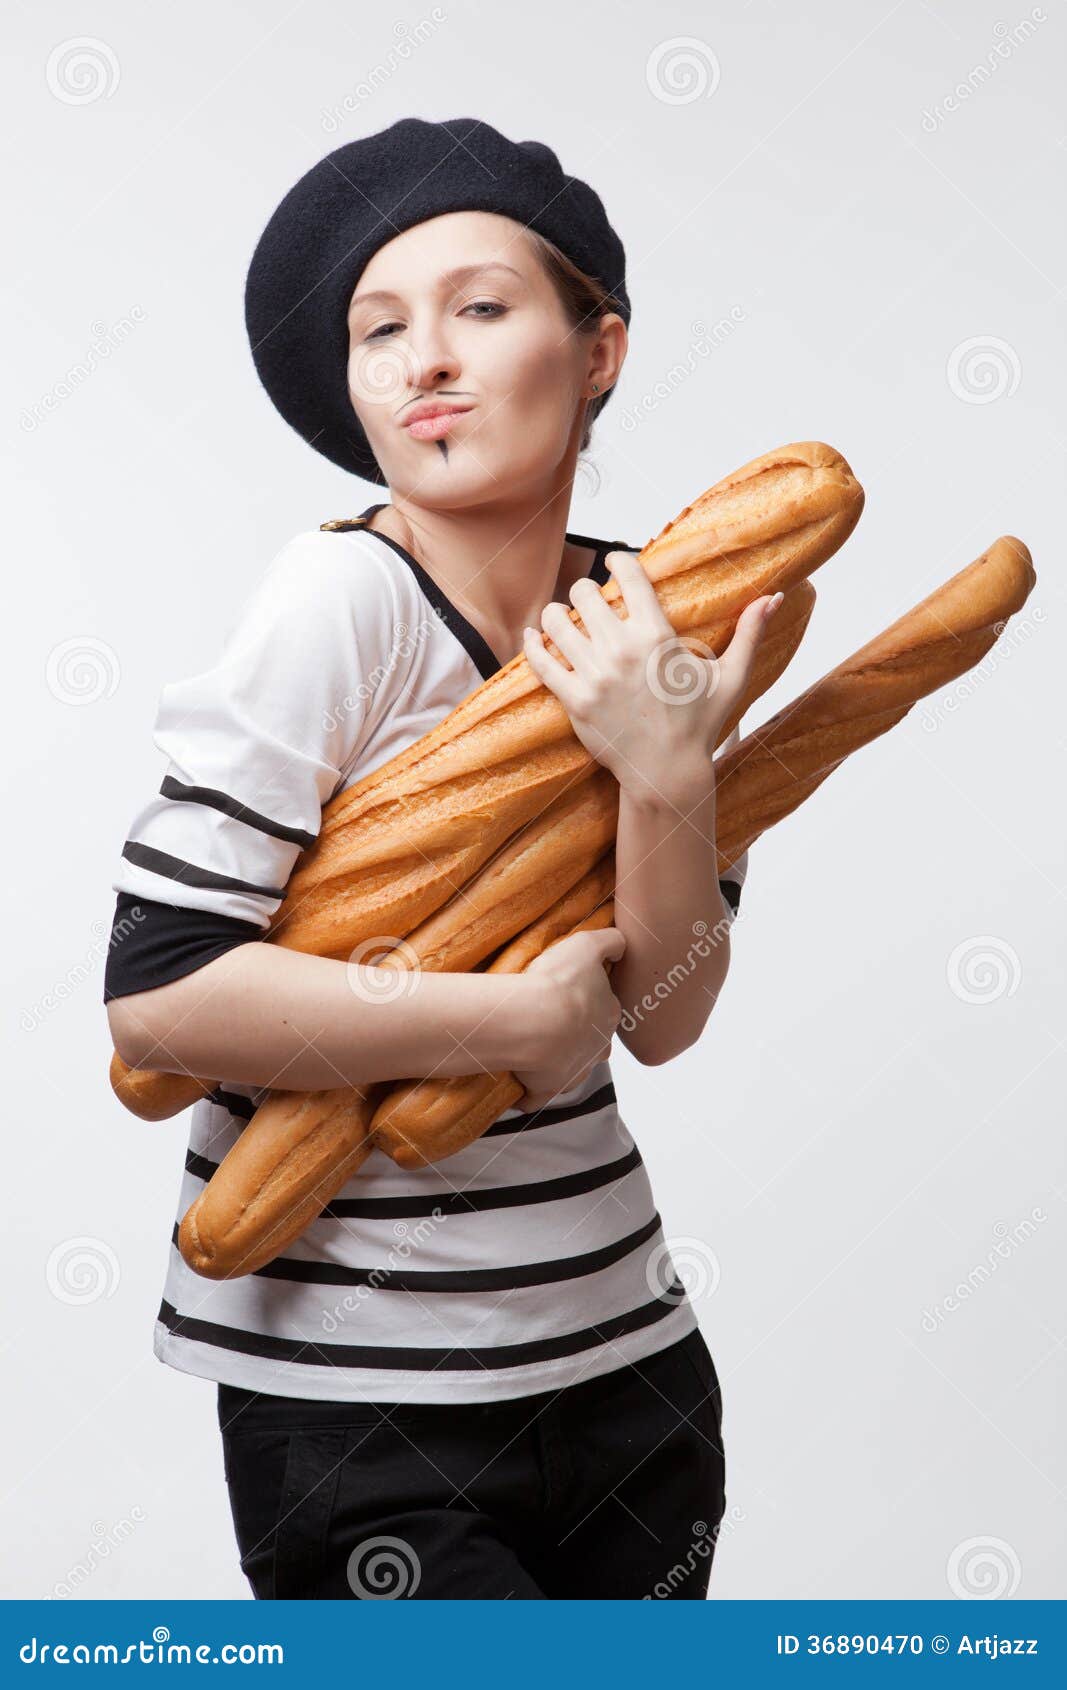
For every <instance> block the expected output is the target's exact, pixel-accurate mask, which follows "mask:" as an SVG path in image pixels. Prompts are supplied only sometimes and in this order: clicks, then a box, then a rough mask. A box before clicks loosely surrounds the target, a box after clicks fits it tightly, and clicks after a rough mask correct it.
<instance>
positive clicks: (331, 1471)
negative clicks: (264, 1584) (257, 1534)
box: [274, 1426, 346, 1601]
mask: <svg viewBox="0 0 1067 1690" xmlns="http://www.w3.org/2000/svg"><path fill="white" fill-rule="evenodd" d="M288 1436H289V1449H288V1454H287V1457H286V1462H285V1475H284V1478H283V1480H282V1487H281V1494H280V1496H279V1499H278V1512H277V1518H276V1521H275V1530H274V1595H275V1597H277V1599H278V1600H279V1601H287V1600H292V1599H299V1598H315V1597H317V1596H319V1595H320V1594H321V1586H322V1577H323V1572H324V1569H325V1564H326V1541H327V1534H328V1532H329V1526H330V1518H331V1515H332V1513H333V1507H334V1501H335V1499H336V1496H337V1485H338V1480H339V1477H340V1472H341V1465H342V1462H343V1460H344V1448H345V1436H346V1433H345V1428H344V1427H343V1426H335V1427H331V1428H329V1429H312V1430H306V1429H298V1430H294V1431H292V1432H290V1433H289V1435H288Z"/></svg>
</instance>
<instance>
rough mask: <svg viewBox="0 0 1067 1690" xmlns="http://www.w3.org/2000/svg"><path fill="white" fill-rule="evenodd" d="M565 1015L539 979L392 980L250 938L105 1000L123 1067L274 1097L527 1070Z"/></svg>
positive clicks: (429, 977) (432, 977)
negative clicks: (159, 982) (259, 1090)
mask: <svg viewBox="0 0 1067 1690" xmlns="http://www.w3.org/2000/svg"><path fill="white" fill-rule="evenodd" d="M398 987H399V988H400V989H398ZM565 1013H566V1006H563V1005H560V1004H558V1003H557V1002H555V1001H554V1000H553V999H552V998H551V997H549V996H548V995H546V993H545V992H544V990H543V988H542V986H541V985H540V984H539V983H538V981H537V980H536V979H535V978H534V977H533V976H531V977H529V978H524V977H523V976H522V975H486V974H429V973H426V974H423V973H420V972H417V971H413V972H412V973H411V974H410V975H393V974H389V975H386V974H385V971H384V970H381V971H376V970H375V969H373V968H369V967H363V966H360V965H352V966H351V967H350V966H349V964H347V963H345V962H339V961H336V960H335V959H333V958H330V957H317V956H311V955H308V954H307V953H305V952H302V951H291V950H286V949H285V948H284V947H283V946H281V945H270V944H264V943H261V942H258V941H252V942H250V943H248V944H241V945H236V946H234V947H233V948H232V949H231V950H228V951H226V952H225V953H224V954H223V955H222V956H219V957H215V958H214V959H213V960H212V961H211V962H208V963H205V964H204V965H203V967H201V968H197V969H195V970H194V971H193V972H192V973H190V974H186V975H183V976H182V977H181V978H180V979H178V980H172V981H170V982H168V984H167V985H164V986H157V987H155V988H154V989H153V990H151V991H145V992H134V993H131V994H129V995H128V996H125V997H116V998H113V999H112V1000H111V1001H110V1003H109V1004H108V1005H107V1017H108V1023H109V1026H110V1028H111V1035H112V1039H113V1041H114V1044H115V1048H116V1050H117V1051H118V1053H119V1055H120V1056H121V1057H122V1058H123V1060H124V1061H125V1062H128V1063H129V1064H130V1066H131V1067H134V1068H149V1069H159V1070H162V1071H163V1072H165V1073H184V1074H195V1075H197V1076H200V1077H202V1078H205V1079H210V1078H225V1079H228V1080H231V1081H233V1082H235V1083H237V1084H241V1085H251V1086H265V1087H270V1088H272V1089H274V1090H278V1091H328V1090H332V1089H333V1088H334V1087H337V1086H357V1085H369V1084H373V1083H374V1082H375V1081H376V1080H390V1079H399V1078H404V1077H407V1076H410V1075H415V1074H417V1075H420V1076H423V1077H428V1076H430V1075H433V1074H436V1075H441V1076H443V1075H448V1074H471V1073H476V1072H477V1071H478V1070H479V1069H484V1070H485V1071H486V1072H487V1073H500V1072H503V1071H504V1070H507V1069H511V1068H513V1067H533V1066H535V1065H536V1064H537V1063H538V1062H540V1061H541V1060H543V1057H544V1049H545V1041H546V1039H549V1040H551V1039H552V1038H553V1036H554V1035H555V1034H558V1036H559V1037H561V1038H563V1037H565V1032H566V1030H565V1027H564V1025H562V1024H561V1022H560V1016H561V1014H565Z"/></svg>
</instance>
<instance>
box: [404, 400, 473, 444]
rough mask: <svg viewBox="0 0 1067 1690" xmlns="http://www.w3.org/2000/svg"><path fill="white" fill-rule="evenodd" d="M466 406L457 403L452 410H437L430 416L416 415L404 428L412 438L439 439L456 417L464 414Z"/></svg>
mask: <svg viewBox="0 0 1067 1690" xmlns="http://www.w3.org/2000/svg"><path fill="white" fill-rule="evenodd" d="M466 411H467V407H465V406H461V405H457V406H456V408H455V409H454V410H448V411H438V412H437V414H436V415H435V416H432V417H416V418H414V420H413V421H412V422H409V423H405V424H404V428H405V430H406V432H407V433H408V434H410V435H411V437H412V439H413V440H440V439H441V437H442V435H444V434H447V433H448V431H449V429H450V428H451V427H452V424H453V423H454V422H455V421H456V419H457V417H462V416H465V415H466Z"/></svg>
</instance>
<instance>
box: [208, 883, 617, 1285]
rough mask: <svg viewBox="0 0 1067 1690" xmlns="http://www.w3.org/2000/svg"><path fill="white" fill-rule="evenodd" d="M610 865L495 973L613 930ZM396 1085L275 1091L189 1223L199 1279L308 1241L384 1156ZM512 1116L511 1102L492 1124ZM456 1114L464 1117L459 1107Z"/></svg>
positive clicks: (228, 1273) (558, 906) (226, 1274)
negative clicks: (564, 941) (379, 1121)
mask: <svg viewBox="0 0 1067 1690" xmlns="http://www.w3.org/2000/svg"><path fill="white" fill-rule="evenodd" d="M609 859H610V852H609V853H608V854H607V857H606V858H605V859H604V860H603V861H602V862H600V863H598V864H596V865H595V866H594V867H593V868H592V869H591V870H590V871H589V873H587V874H586V875H585V876H584V877H583V878H582V879H581V881H579V882H578V884H577V885H575V886H573V887H570V888H569V889H568V890H567V891H565V892H564V893H563V895H562V896H561V897H560V898H559V899H558V900H557V901H556V903H555V904H554V906H553V907H552V908H551V909H550V910H548V911H547V913H546V914H544V915H542V917H541V918H540V920H539V921H538V922H536V923H535V924H534V925H533V927H532V928H531V929H530V937H529V938H527V939H525V942H523V941H516V942H515V944H514V945H512V946H509V947H507V949H508V952H509V953H511V960H510V961H508V960H507V959H505V958H498V959H497V961H496V962H495V963H494V964H492V965H491V967H492V968H493V969H495V971H496V972H498V973H502V972H509V973H518V972H520V971H521V969H522V968H525V967H527V966H528V964H529V963H530V962H531V961H532V960H533V958H534V957H535V956H537V955H539V954H540V952H541V950H542V949H544V948H545V947H546V946H547V945H548V944H549V943H552V942H554V940H555V939H558V938H561V937H562V936H563V935H564V934H565V933H567V932H568V931H571V930H573V931H575V932H577V931H579V930H580V928H581V927H583V926H587V925H590V924H591V925H593V926H597V927H603V926H607V925H608V922H607V921H606V920H605V919H604V916H603V912H602V911H597V910H596V907H595V906H596V904H597V901H598V900H599V899H600V898H601V897H603V895H604V894H605V893H606V892H610V889H611V884H612V880H613V878H614V876H613V872H612V870H611V869H610V867H608V861H609ZM586 918H588V919H586ZM403 949H405V950H406V947H403ZM401 954H402V952H401V949H400V948H398V950H397V951H396V952H393V953H392V956H391V957H385V958H384V959H383V961H382V963H381V964H379V965H378V966H388V965H390V963H391V965H392V966H393V967H396V968H402V967H404V966H406V964H405V963H404V962H403V961H401V960H399V959H400V957H401ZM482 1077H484V1076H482ZM500 1078H501V1080H502V1082H503V1083H504V1085H505V1088H506V1089H507V1090H508V1091H509V1094H510V1093H511V1092H513V1091H514V1090H515V1089H516V1088H517V1090H518V1093H519V1095H521V1093H522V1087H521V1086H519V1085H518V1082H517V1081H516V1080H514V1079H513V1078H512V1076H511V1075H510V1074H504V1075H502V1076H500ZM466 1083H467V1076H463V1077H462V1078H461V1080H460V1081H459V1086H460V1091H459V1092H458V1093H457V1094H456V1095H457V1097H459V1098H462V1096H463V1093H462V1087H463V1086H464V1085H465V1084H466ZM391 1086H392V1082H391V1081H383V1082H380V1083H378V1084H377V1085H374V1086H367V1087H361V1088H358V1089H356V1090H352V1091H350V1090H347V1089H346V1088H344V1087H341V1088H338V1089H337V1090H334V1091H323V1092H305V1093H295V1092H274V1093H273V1094H272V1095H271V1096H270V1097H269V1098H268V1099H267V1100H266V1102H265V1103H263V1104H262V1105H261V1106H260V1107H259V1108H258V1109H257V1110H256V1113H255V1115H254V1116H253V1118H252V1120H251V1121H249V1123H248V1125H247V1126H246V1127H245V1128H244V1129H243V1131H242V1132H241V1135H240V1137H239V1138H238V1139H237V1140H236V1142H235V1143H234V1144H233V1145H232V1146H231V1148H230V1150H229V1151H228V1152H227V1154H226V1155H225V1156H224V1157H223V1159H222V1161H221V1162H220V1163H219V1166H218V1167H217V1168H216V1170H215V1172H214V1173H213V1174H212V1176H211V1178H210V1180H209V1181H208V1183H207V1185H206V1186H205V1187H204V1190H203V1191H202V1192H201V1193H200V1196H199V1197H198V1198H197V1199H196V1201H195V1202H194V1203H193V1204H191V1206H190V1207H189V1209H188V1210H187V1211H186V1213H185V1216H184V1217H183V1219H182V1223H181V1226H180V1227H179V1229H178V1248H179V1250H180V1251H181V1254H182V1257H183V1259H184V1261H185V1262H186V1264H187V1265H188V1266H189V1267H191V1268H192V1269H193V1271H194V1273H199V1274H201V1275H202V1276H203V1277H204V1278H206V1279H231V1278H238V1277H240V1276H241V1275H242V1274H246V1273H254V1272H255V1270H256V1268H258V1267H263V1266H265V1265H266V1263H267V1262H269V1261H273V1259H274V1257H275V1256H277V1255H280V1254H281V1252H282V1251H283V1250H284V1249H285V1247H286V1245H288V1244H291V1243H292V1242H293V1240H294V1239H296V1238H299V1236H300V1234H301V1233H302V1232H304V1231H305V1230H306V1229H307V1227H308V1226H309V1225H310V1224H311V1222H312V1221H313V1220H315V1218H316V1217H317V1216H318V1215H319V1214H321V1212H322V1210H323V1208H324V1207H325V1205H326V1204H327V1203H329V1201H330V1199H331V1198H332V1197H336V1195H337V1193H338V1192H339V1191H340V1189H341V1187H342V1186H343V1185H345V1184H347V1182H348V1181H349V1180H350V1179H351V1178H352V1176H353V1175H354V1174H355V1173H356V1172H357V1170H358V1169H359V1168H360V1166H361V1165H362V1163H363V1162H364V1161H365V1160H366V1158H367V1156H368V1155H369V1154H370V1152H371V1150H372V1149H373V1148H375V1146H376V1144H377V1142H378V1141H377V1139H376V1137H375V1135H374V1134H372V1132H371V1130H370V1129H371V1122H372V1119H373V1117H374V1113H375V1109H376V1107H377V1105H378V1104H379V1103H380V1102H381V1101H382V1099H383V1097H384V1095H385V1093H386V1092H388V1091H389V1090H390V1089H391ZM482 1107H483V1108H484V1107H485V1105H484V1104H482ZM507 1107H508V1105H507V1104H506V1103H501V1104H500V1105H499V1106H498V1107H497V1109H496V1110H495V1112H494V1116H491V1117H490V1119H489V1120H486V1122H485V1125H486V1126H489V1125H490V1121H491V1120H492V1119H493V1118H495V1114H499V1113H500V1110H502V1109H506V1108H507ZM452 1113H453V1114H456V1113H457V1110H456V1109H455V1107H453V1109H452ZM458 1113H459V1114H460V1116H461V1118H462V1119H463V1123H464V1126H466V1115H467V1111H466V1109H465V1108H463V1107H462V1106H461V1107H460V1108H459V1110H458ZM444 1142H445V1141H444V1140H443V1139H442V1143H444ZM457 1148H458V1147H457ZM442 1154H447V1151H442ZM397 1160H398V1161H399V1160H401V1158H400V1157H398V1158H397Z"/></svg>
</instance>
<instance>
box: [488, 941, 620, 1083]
mask: <svg viewBox="0 0 1067 1690" xmlns="http://www.w3.org/2000/svg"><path fill="white" fill-rule="evenodd" d="M625 949H626V940H625V938H624V937H623V935H622V934H621V933H620V932H619V930H618V928H617V927H602V928H596V929H593V930H592V931H587V932H584V933H569V934H568V935H567V936H566V938H563V939H556V940H554V941H553V943H552V944H551V945H549V946H548V948H547V949H546V950H544V951H542V952H541V955H540V956H537V957H534V959H533V961H532V962H531V963H530V964H529V966H528V967H527V968H526V969H525V971H524V972H525V975H526V976H527V978H532V979H533V980H535V981H536V983H537V986H538V989H539V997H538V1004H539V1007H540V1013H538V1012H536V1011H535V1012H534V1013H533V1015H532V1017H531V1019H532V1022H533V1024H534V1026H535V1027H536V1028H537V1030H538V1037H537V1040H536V1050H535V1054H534V1061H533V1065H532V1066H531V1067H529V1068H516V1069H513V1070H512V1072H513V1073H514V1075H515V1078H516V1079H517V1080H518V1082H519V1084H520V1085H521V1086H522V1088H523V1090H524V1092H525V1094H526V1095H525V1096H524V1098H523V1100H522V1107H523V1109H525V1110H529V1111H532V1110H534V1109H543V1108H544V1106H545V1105H546V1104H547V1103H551V1101H552V1099H553V1098H554V1097H558V1095H559V1094H560V1092H565V1091H573V1090H574V1088H575V1087H576V1086H579V1085H583V1084H584V1083H585V1081H586V1080H587V1079H588V1077H589V1074H590V1072H591V1070H592V1069H593V1067H594V1066H595V1064H596V1063H598V1062H604V1061H606V1060H607V1058H608V1056H610V1054H611V1040H612V1035H613V1034H614V1032H615V1029H616V1028H617V1027H618V1025H619V1022H620V1020H621V1019H622V1005H621V1004H620V1003H619V1000H618V998H617V997H616V996H615V993H614V992H613V991H612V989H611V984H610V982H609V979H608V971H609V969H610V967H611V965H612V964H613V963H616V962H618V961H619V959H620V957H621V956H622V954H623V952H624V951H625Z"/></svg>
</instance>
